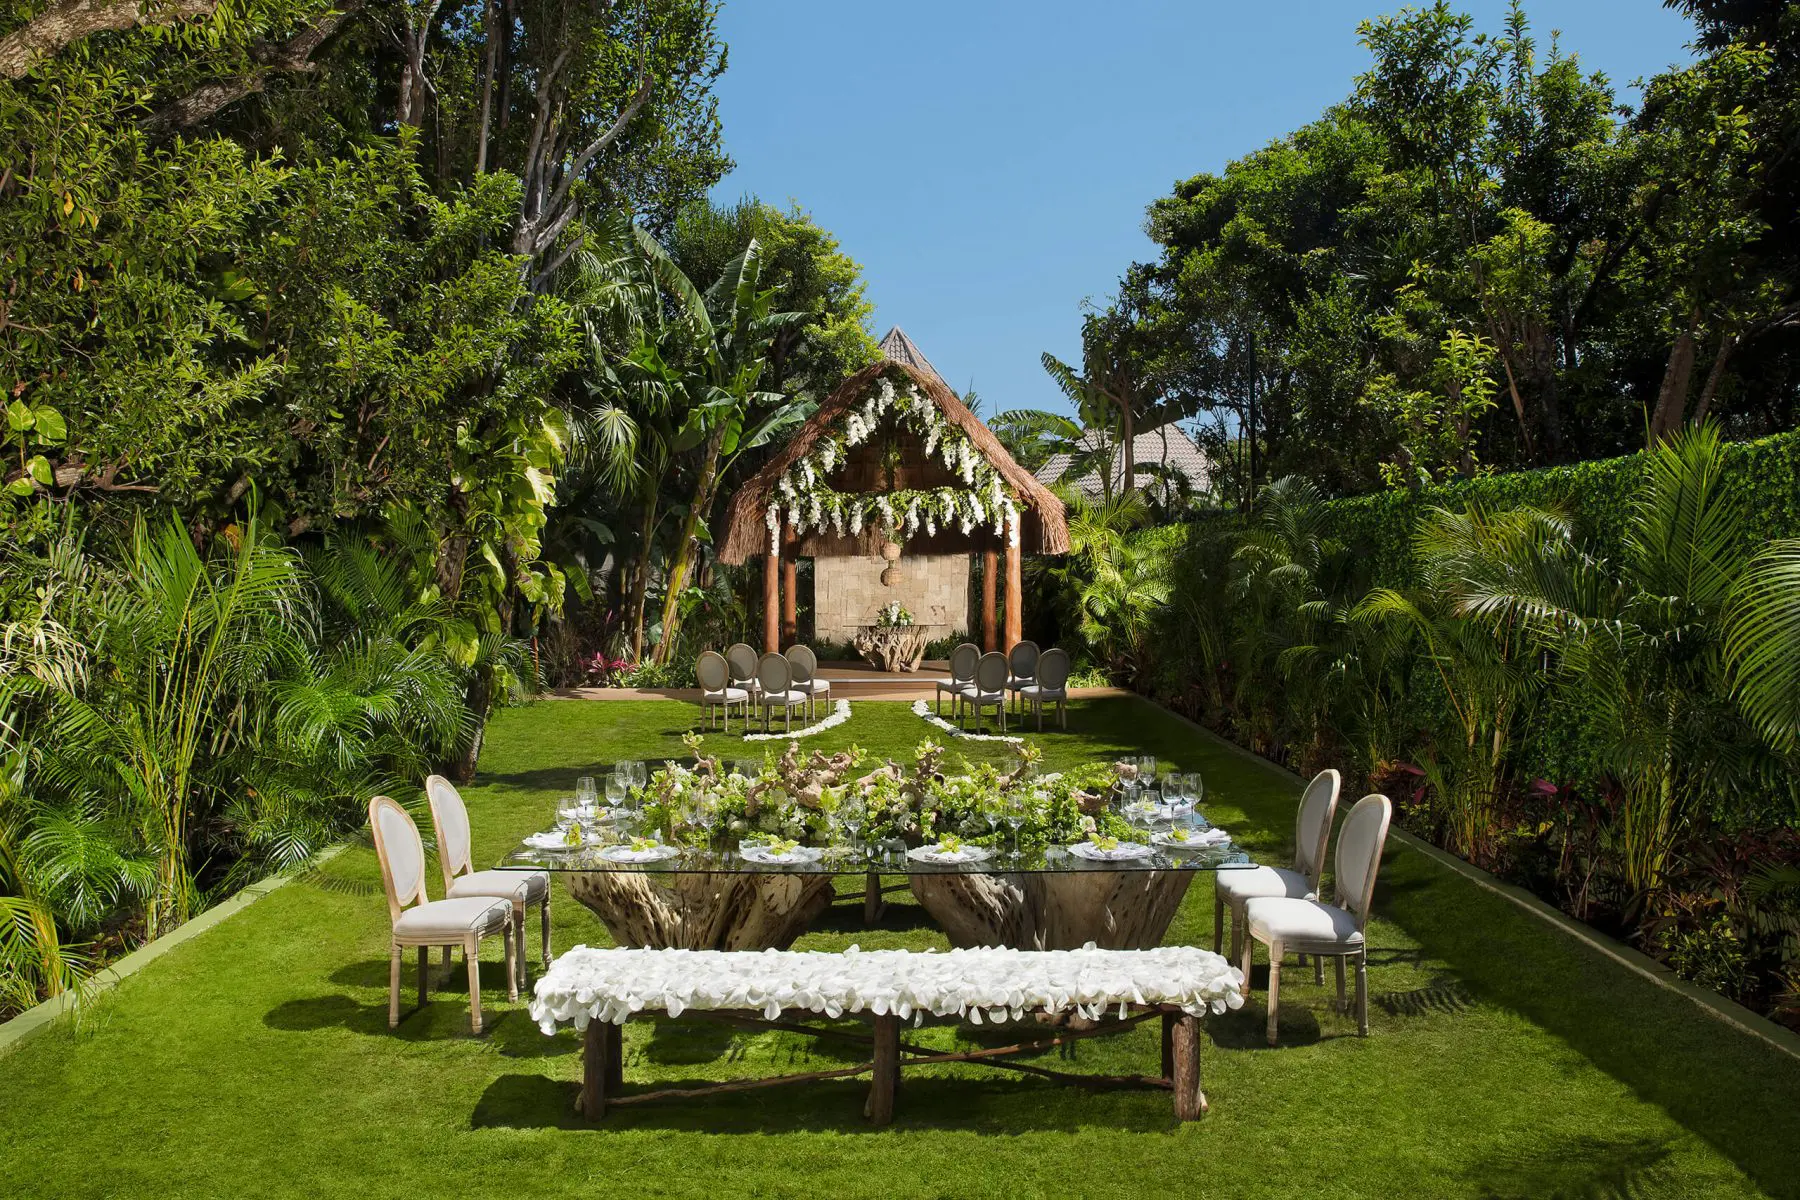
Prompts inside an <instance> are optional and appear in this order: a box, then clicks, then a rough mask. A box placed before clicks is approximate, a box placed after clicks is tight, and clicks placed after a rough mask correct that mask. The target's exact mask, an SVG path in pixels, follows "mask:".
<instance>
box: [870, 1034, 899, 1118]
mask: <svg viewBox="0 0 1800 1200" xmlns="http://www.w3.org/2000/svg"><path fill="white" fill-rule="evenodd" d="M874 1057H875V1070H874V1073H873V1074H872V1075H871V1076H870V1079H869V1101H868V1103H867V1104H866V1105H864V1106H863V1113H864V1115H866V1116H867V1117H868V1118H869V1123H870V1124H871V1125H886V1124H888V1123H890V1122H891V1121H893V1119H894V1092H895V1090H896V1089H897V1088H898V1086H899V1083H900V1018H899V1017H896V1016H893V1015H891V1014H890V1015H888V1016H885V1017H876V1018H875V1056H874Z"/></svg>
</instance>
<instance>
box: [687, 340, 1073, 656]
mask: <svg viewBox="0 0 1800 1200" xmlns="http://www.w3.org/2000/svg"><path fill="white" fill-rule="evenodd" d="M882 349H883V351H884V360H883V361H882V362H879V363H875V364H873V365H871V366H868V367H865V368H863V369H862V370H860V371H858V372H857V373H856V374H854V375H852V376H850V377H849V378H848V379H846V380H845V381H844V382H843V383H842V384H841V385H839V387H838V388H837V390H836V391H834V392H833V393H832V394H831V395H830V396H828V397H827V398H826V399H825V401H824V403H822V404H821V405H820V406H819V409H818V411H817V412H816V413H814V414H813V416H812V417H811V418H810V419H809V420H808V421H807V422H806V423H805V424H803V425H802V426H801V427H800V428H799V430H798V431H797V432H796V433H795V434H794V436H793V438H792V439H791V440H790V441H789V442H788V443H787V445H786V446H784V447H783V448H782V450H781V451H780V452H779V453H778V454H776V455H775V456H774V457H773V458H772V459H770V460H769V462H768V463H766V464H765V465H764V466H763V468H762V469H761V470H760V471H758V472H757V473H756V474H755V475H753V476H751V477H750V479H749V480H747V481H746V482H745V483H744V485H743V487H742V488H740V489H739V490H738V492H737V494H736V495H734V496H733V497H732V500H731V504H730V506H729V508H728V510H727V517H726V522H725V529H724V531H723V536H722V538H721V539H720V544H719V558H720V560H721V561H723V562H727V563H734V564H735V563H743V562H745V561H747V560H749V559H750V558H751V557H752V556H755V555H759V554H760V555H763V556H764V558H765V562H766V563H767V566H766V568H765V575H764V594H765V600H766V601H767V603H766V604H765V609H766V621H767V625H766V628H765V634H766V636H765V639H764V640H765V642H766V643H767V645H768V647H769V648H770V649H771V650H773V649H776V648H778V645H779V642H780V640H781V638H782V637H783V635H785V636H786V637H787V638H789V639H791V638H792V637H793V636H794V625H795V620H794V613H795V596H794V588H795V571H794V564H795V562H796V561H797V560H798V559H799V558H803V557H805V558H812V559H814V560H815V562H817V560H820V559H853V558H863V559H866V560H868V561H869V562H870V563H872V564H874V565H875V569H879V565H880V562H881V559H882V557H883V552H884V550H885V551H886V554H887V557H888V558H889V559H890V560H891V559H892V558H893V556H894V555H895V554H896V553H898V552H899V547H900V546H901V545H903V546H904V554H905V555H906V556H908V557H909V558H917V559H919V560H920V561H924V562H934V561H942V560H943V559H944V557H945V556H958V555H972V554H980V555H981V556H982V561H983V563H984V566H985V568H986V569H985V570H984V572H983V584H982V607H983V614H982V616H983V630H984V640H985V641H986V643H987V644H988V646H989V647H990V648H995V649H998V648H1003V645H1004V646H1010V645H1011V644H1012V643H1013V642H1016V641H1017V640H1018V639H1019V637H1020V628H1021V623H1022V622H1021V610H1020V605H1021V599H1022V590H1023V589H1022V585H1021V581H1020V558H1021V555H1022V554H1025V553H1032V554H1066V553H1067V552H1068V549H1069V529H1068V522H1067V518H1066V515H1065V513H1064V511H1063V505H1062V501H1060V500H1059V499H1057V497H1056V496H1055V494H1054V493H1052V492H1051V491H1050V490H1049V489H1048V488H1046V487H1045V486H1044V485H1043V484H1042V483H1040V482H1039V481H1038V480H1037V479H1036V478H1035V477H1034V476H1033V475H1032V474H1031V472H1029V471H1027V470H1025V469H1024V468H1023V467H1021V466H1019V464H1018V463H1017V462H1015V461H1014V460H1013V457H1012V455H1010V454H1008V453H1007V451H1006V447H1005V446H1003V445H1001V444H1000V440H999V439H998V438H996V437H995V436H994V434H993V432H992V431H991V430H989V429H988V427H987V426H986V425H984V424H982V423H981V421H980V419H979V418H977V417H976V416H975V414H974V413H972V412H970V411H969V409H968V406H967V405H965V404H963V402H962V401H961V400H960V399H959V398H958V397H957V396H956V394H955V393H954V392H952V391H951V390H950V389H949V387H948V386H946V385H945V383H944V381H943V379H942V378H941V377H940V376H939V375H938V373H937V372H936V371H935V370H933V369H932V367H931V364H930V363H929V362H928V361H926V360H925V357H924V355H923V354H922V353H920V352H919V350H918V347H917V346H915V345H913V343H912V341H911V339H909V338H907V337H906V335H905V334H903V333H901V332H900V330H899V329H898V328H896V329H894V330H893V331H891V332H890V333H889V334H888V336H887V337H886V338H884V339H883V340H882ZM1003 556H1004V559H1005V580H1006V607H1005V626H1006V628H1005V631H1004V642H1002V632H1001V630H1000V629H998V628H997V627H996V623H995V603H994V602H995V594H994V593H995V591H996V587H995V584H996V577H997V576H998V575H999V574H1000V571H999V564H1000V559H1001V558H1002V557H1003ZM966 565H967V564H966V563H965V564H963V568H966ZM963 568H959V569H963ZM783 577H785V578H783ZM963 580H964V583H965V585H966V583H967V571H966V569H963ZM784 582H785V584H786V587H785V588H782V587H781V584H782V583H784ZM884 582H885V578H884ZM784 591H785V593H786V594H785V595H782V594H781V593H782V592H784ZM778 613H779V618H778V615H777V614H778ZM778 621H779V623H778Z"/></svg>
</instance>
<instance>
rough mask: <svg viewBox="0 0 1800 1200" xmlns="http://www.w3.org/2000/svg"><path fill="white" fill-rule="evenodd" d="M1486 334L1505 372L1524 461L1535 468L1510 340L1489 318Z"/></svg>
mask: <svg viewBox="0 0 1800 1200" xmlns="http://www.w3.org/2000/svg"><path fill="white" fill-rule="evenodd" d="M1488 333H1489V334H1490V335H1491V336H1492V337H1493V339H1494V348H1495V349H1496V350H1497V351H1499V353H1500V366H1501V369H1503V370H1504V371H1505V372H1506V392H1507V395H1509V396H1511V397H1512V403H1513V413H1514V414H1515V415H1516V416H1517V417H1518V418H1519V436H1520V437H1521V438H1523V439H1524V440H1525V461H1527V462H1529V463H1530V464H1531V465H1532V466H1536V465H1537V462H1538V454H1537V439H1536V438H1534V437H1532V436H1531V421H1530V419H1529V418H1527V417H1526V416H1525V397H1524V396H1523V395H1521V394H1520V392H1519V376H1518V372H1516V371H1514V370H1513V352H1512V348H1511V346H1510V345H1509V343H1510V340H1511V339H1508V338H1506V337H1504V336H1503V335H1502V333H1501V331H1500V326H1499V324H1498V323H1497V322H1495V321H1494V320H1493V318H1491V317H1490V318H1489V319H1488ZM1464 474H1467V472H1466V471H1465V472H1464Z"/></svg>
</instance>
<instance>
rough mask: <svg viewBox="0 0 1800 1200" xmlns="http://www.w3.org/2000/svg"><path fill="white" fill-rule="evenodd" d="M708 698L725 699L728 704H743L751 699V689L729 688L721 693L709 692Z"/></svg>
mask: <svg viewBox="0 0 1800 1200" xmlns="http://www.w3.org/2000/svg"><path fill="white" fill-rule="evenodd" d="M706 696H707V699H709V700H717V699H723V700H724V701H725V703H727V704H742V703H744V702H745V701H746V700H748V699H750V689H748V688H740V687H728V688H726V689H725V690H724V691H721V692H708V693H706Z"/></svg>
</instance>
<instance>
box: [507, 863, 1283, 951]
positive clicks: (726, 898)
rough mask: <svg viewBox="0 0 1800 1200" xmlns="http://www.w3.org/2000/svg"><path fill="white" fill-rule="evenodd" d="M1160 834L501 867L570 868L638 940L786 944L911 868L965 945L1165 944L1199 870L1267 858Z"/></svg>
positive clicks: (941, 921)
mask: <svg viewBox="0 0 1800 1200" xmlns="http://www.w3.org/2000/svg"><path fill="white" fill-rule="evenodd" d="M1153 840H1154V839H1149V840H1146V841H1145V842H1143V843H1140V844H1141V845H1144V846H1146V847H1147V848H1148V851H1149V852H1148V853H1145V854H1143V855H1141V856H1139V857H1131V858H1112V859H1106V860H1101V861H1096V860H1094V859H1090V858H1084V857H1081V854H1082V853H1087V854H1097V853H1098V854H1103V853H1105V852H1104V851H1097V850H1095V849H1094V848H1093V847H1091V846H1089V845H1087V844H1085V843H1083V844H1082V846H1081V847H1080V849H1079V851H1072V850H1071V849H1070V848H1069V847H1066V846H1060V845H1052V846H1048V847H1028V848H1026V849H1025V851H1024V852H1023V853H1020V854H1013V853H1009V852H1008V851H1007V850H1006V849H1005V848H999V849H995V850H992V851H990V852H989V853H988V854H987V856H986V857H985V858H982V859H980V860H978V861H963V862H932V861H923V860H922V859H921V857H920V852H919V850H918V849H917V848H914V849H912V850H910V851H909V849H908V847H907V846H905V845H904V844H902V843H900V842H897V841H896V842H890V843H884V844H878V845H873V846H866V847H857V848H854V849H851V848H831V849H825V850H810V851H806V852H805V854H806V856H807V861H798V862H769V861H759V859H764V858H765V857H766V856H764V855H759V854H758V853H757V852H756V850H755V849H754V847H746V848H739V847H726V846H723V845H719V846H716V847H714V848H710V849H700V848H694V847H675V846H666V847H659V848H658V849H656V850H654V851H651V850H648V849H646V850H644V851H642V852H641V854H642V855H643V856H645V857H648V856H650V855H652V854H654V855H656V856H657V857H655V858H654V859H653V860H650V861H619V860H620V859H621V858H630V857H631V856H632V855H631V851H630V850H629V849H627V848H625V847H622V846H619V845H613V846H604V845H587V846H582V847H578V848H569V847H562V846H556V847H534V846H532V845H529V844H526V843H521V844H520V845H519V846H518V847H516V848H515V849H514V850H513V851H512V852H510V853H509V854H507V855H506V856H505V858H504V859H503V860H502V861H501V862H500V863H498V864H496V865H497V866H500V867H505V868H510V869H515V870H535V871H547V872H550V873H551V874H552V875H555V876H560V877H561V878H562V880H563V882H564V883H565V885H566V886H567V889H568V891H569V893H570V894H571V895H572V896H573V897H574V898H575V899H576V900H578V901H580V902H581V903H582V904H584V905H586V906H587V907H588V908H590V909H592V910H593V911H594V912H595V913H596V914H597V915H598V916H599V917H600V919H601V921H602V922H603V923H604V924H605V925H606V927H607V930H608V932H609V933H611V935H612V937H613V939H614V941H616V942H617V943H618V944H619V945H625V946H662V947H686V948H690V949H719V950H758V949H768V948H772V947H773V948H785V947H786V946H788V945H790V944H791V943H792V942H793V941H794V939H795V938H797V937H799V936H800V934H802V933H804V932H805V931H806V929H807V928H808V927H809V925H810V924H811V923H812V922H813V921H814V920H815V919H816V918H818V917H819V916H820V915H821V914H822V913H824V911H825V910H826V909H827V908H829V907H830V906H831V904H832V903H833V901H834V900H835V899H837V898H838V895H837V891H836V887H835V886H834V885H835V883H836V881H838V880H840V879H845V878H860V879H861V881H862V886H863V894H864V899H865V904H864V912H865V918H866V919H868V920H871V921H872V920H873V919H875V918H876V917H877V916H878V915H879V909H880V905H879V901H878V898H879V896H880V895H881V893H882V891H883V883H882V880H883V877H884V876H885V877H888V878H890V879H891V878H892V877H894V876H902V875H903V876H905V877H906V884H905V887H906V889H908V890H910V891H911V892H912V894H913V896H914V897H915V898H916V899H917V900H918V902H919V904H920V905H921V906H922V907H923V908H924V909H925V911H926V912H927V913H928V914H929V915H930V916H931V918H932V919H933V920H934V921H935V922H936V923H937V925H938V926H939V927H940V928H942V929H943V931H944V933H945V935H946V936H947V937H948V938H949V941H950V943H951V945H953V946H1015V947H1020V948H1025V949H1046V950H1051V949H1074V948H1077V947H1080V946H1082V945H1084V944H1086V943H1088V942H1093V943H1094V944H1096V945H1098V946H1101V947H1104V948H1111V949H1140V948H1146V947H1150V946H1155V945H1158V944H1160V943H1161V941H1162V938H1163V935H1164V934H1165V933H1166V932H1167V931H1168V927H1169V924H1170V922H1171V921H1172V920H1173V919H1174V916H1175V912H1176V910H1177V909H1178V908H1179V907H1180V906H1181V901H1182V898H1183V897H1184V896H1185V895H1186V894H1187V890H1188V887H1189V886H1190V885H1191V884H1192V882H1193V880H1194V877H1195V876H1196V875H1197V874H1200V873H1202V872H1210V871H1231V870H1244V869H1248V868H1251V867H1253V866H1254V865H1255V864H1254V862H1253V861H1252V860H1251V857H1250V856H1249V854H1247V853H1246V852H1245V851H1244V850H1243V848H1242V847H1240V846H1238V845H1236V844H1235V843H1233V842H1231V841H1230V840H1228V839H1227V840H1224V841H1222V842H1219V843H1217V844H1213V845H1206V846H1197V847H1191V848H1190V847H1178V846H1162V845H1153V844H1151V841H1153ZM746 849H748V851H749V855H750V856H749V857H747V856H746ZM815 856H816V857H815ZM888 890H890V891H891V890H900V889H899V888H898V886H897V885H889V887H888Z"/></svg>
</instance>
